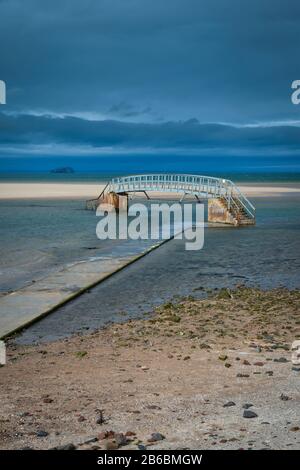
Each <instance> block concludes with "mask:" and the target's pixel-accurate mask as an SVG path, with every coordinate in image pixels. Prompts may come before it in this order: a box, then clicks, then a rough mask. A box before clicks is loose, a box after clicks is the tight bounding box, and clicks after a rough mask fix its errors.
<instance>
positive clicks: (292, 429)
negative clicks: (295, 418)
mask: <svg viewBox="0 0 300 470" xmlns="http://www.w3.org/2000/svg"><path fill="white" fill-rule="evenodd" d="M290 431H300V428H299V426H293V427H292V428H290Z"/></svg>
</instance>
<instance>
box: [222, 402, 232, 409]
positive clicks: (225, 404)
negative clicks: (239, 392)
mask: <svg viewBox="0 0 300 470" xmlns="http://www.w3.org/2000/svg"><path fill="white" fill-rule="evenodd" d="M229 406H235V403H234V401H228V402H227V403H224V405H223V408H228V407H229Z"/></svg>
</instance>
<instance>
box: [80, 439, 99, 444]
mask: <svg viewBox="0 0 300 470" xmlns="http://www.w3.org/2000/svg"><path fill="white" fill-rule="evenodd" d="M97 441H98V437H90V438H89V439H87V440H86V441H84V442H83V443H82V444H92V443H93V442H97Z"/></svg>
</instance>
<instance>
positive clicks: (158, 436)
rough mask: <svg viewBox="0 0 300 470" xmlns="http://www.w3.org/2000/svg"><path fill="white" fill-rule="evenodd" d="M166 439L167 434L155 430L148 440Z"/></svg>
mask: <svg viewBox="0 0 300 470" xmlns="http://www.w3.org/2000/svg"><path fill="white" fill-rule="evenodd" d="M164 439H165V436H163V434H161V433H160V432H153V433H152V434H151V437H150V438H149V439H148V442H156V441H163V440H164Z"/></svg>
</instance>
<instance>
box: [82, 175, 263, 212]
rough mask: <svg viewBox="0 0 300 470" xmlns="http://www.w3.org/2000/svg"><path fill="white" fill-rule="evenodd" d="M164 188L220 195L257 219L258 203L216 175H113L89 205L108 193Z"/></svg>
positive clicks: (233, 207) (230, 206)
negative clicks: (254, 202)
mask: <svg viewBox="0 0 300 470" xmlns="http://www.w3.org/2000/svg"><path fill="white" fill-rule="evenodd" d="M137 192H143V193H145V194H146V195H147V193H148V192H164V193H179V194H182V196H183V197H184V195H186V194H189V195H193V196H194V197H195V198H197V199H198V200H199V201H201V200H203V199H220V200H221V201H222V202H223V203H224V206H225V205H226V207H227V209H228V210H230V211H231V212H232V213H233V214H235V215H239V217H240V218H241V217H242V218H244V219H248V220H249V221H251V220H255V207H254V206H253V204H252V203H251V202H250V201H249V200H248V199H247V197H246V196H245V195H244V194H243V193H242V192H241V191H240V190H239V188H238V187H237V186H236V185H235V184H234V183H233V182H232V181H230V180H228V179H223V178H214V177H212V176H201V175H185V174H145V175H131V176H121V177H117V178H113V179H112V180H111V181H110V182H109V183H107V185H106V186H105V188H104V189H103V191H102V192H101V194H100V195H99V196H98V197H97V198H95V199H90V200H88V201H87V202H86V207H87V209H95V208H96V207H97V206H98V204H99V203H100V201H101V199H102V198H103V197H104V196H105V194H107V193H116V194H128V193H137Z"/></svg>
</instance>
